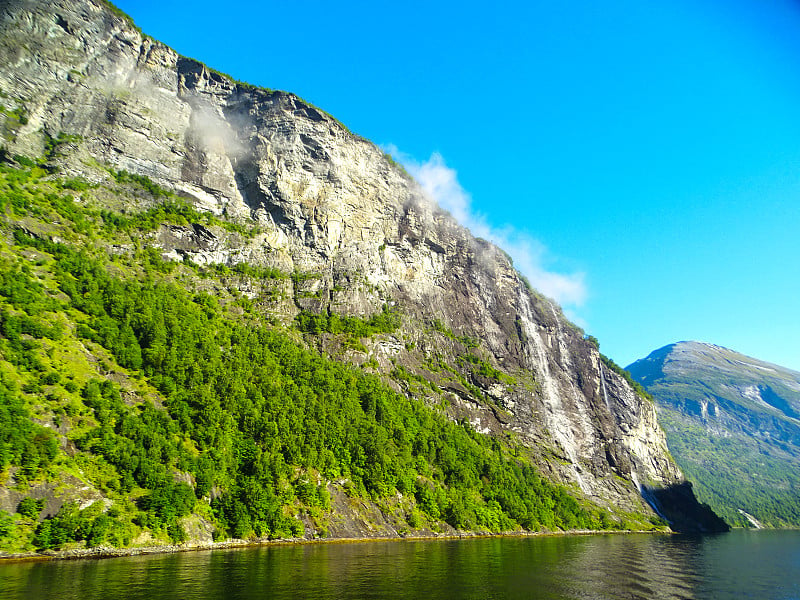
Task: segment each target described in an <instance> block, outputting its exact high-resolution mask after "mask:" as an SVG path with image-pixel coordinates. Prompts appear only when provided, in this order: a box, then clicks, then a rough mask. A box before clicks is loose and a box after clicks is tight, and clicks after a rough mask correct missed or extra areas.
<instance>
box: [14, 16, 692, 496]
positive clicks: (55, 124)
mask: <svg viewBox="0 0 800 600" xmlns="http://www.w3.org/2000/svg"><path fill="white" fill-rule="evenodd" d="M1 10H2V13H0V32H1V33H0V65H1V66H0V89H1V90H2V92H3V93H4V94H5V96H6V97H5V98H4V99H3V103H4V105H5V106H7V107H8V108H9V111H10V110H11V109H13V108H22V110H24V113H25V115H26V117H27V118H26V119H23V120H24V121H26V122H25V123H22V122H21V121H20V120H15V119H14V118H12V117H11V116H9V114H8V113H9V111H7V112H6V114H4V115H0V121H2V122H3V132H4V137H5V140H4V142H3V143H4V144H5V146H6V147H7V149H8V151H9V153H11V154H15V153H19V154H25V155H29V156H40V155H42V154H43V153H44V152H45V149H46V143H47V140H48V136H50V137H51V138H54V137H56V136H57V135H58V134H59V133H61V132H63V133H65V134H71V135H76V136H81V138H80V141H78V142H74V143H65V144H63V145H62V146H60V147H59V152H60V154H61V156H60V157H53V160H57V161H58V162H59V163H60V167H61V169H62V171H63V172H66V173H71V174H82V175H83V176H84V177H87V178H90V179H95V180H99V179H101V178H102V177H104V176H107V174H104V172H103V171H102V169H99V168H98V167H97V164H98V163H100V164H108V165H111V166H113V167H114V168H115V169H125V170H127V171H130V172H132V173H136V174H140V175H146V176H148V177H150V178H151V179H153V180H154V181H156V182H157V183H159V184H160V185H163V186H164V187H167V188H170V189H172V190H175V191H176V192H179V193H181V194H182V195H184V196H186V197H187V198H190V199H191V201H192V202H193V203H194V205H195V206H196V207H197V208H199V209H201V210H204V211H210V212H212V213H214V214H217V215H224V216H225V217H226V218H229V219H233V220H237V221H239V222H242V223H248V224H250V225H252V224H258V225H259V226H260V233H259V234H258V235H257V236H256V237H255V238H254V239H253V240H249V241H247V240H244V241H243V240H242V239H237V238H236V237H235V236H230V235H227V234H225V232H219V231H217V232H215V231H200V230H198V229H197V228H194V229H192V228H186V229H182V230H180V229H178V228H172V229H164V230H162V231H161V232H160V233H159V234H158V236H157V238H156V239H154V243H156V244H159V245H160V246H161V247H162V248H163V249H164V252H165V254H167V255H170V253H172V254H173V255H174V256H177V255H178V254H186V253H188V254H189V255H190V256H191V257H192V258H193V259H194V260H195V261H196V262H224V263H228V264H234V263H236V262H241V261H247V262H250V263H255V264H260V265H265V266H272V267H275V268H278V269H281V270H283V271H287V272H301V273H313V274H315V277H314V278H313V279H308V280H306V281H303V282H300V283H298V284H297V285H296V287H295V289H294V294H293V295H294V299H293V301H287V302H286V303H285V304H283V305H281V306H278V307H276V311H277V312H279V313H281V314H283V315H284V316H285V317H286V318H287V319H289V320H291V318H292V317H293V315H294V314H296V313H297V311H298V310H299V309H301V308H303V309H309V310H313V311H325V310H331V311H333V312H338V313H343V314H352V315H367V314H372V313H375V312H378V311H380V310H381V307H382V306H383V305H384V303H386V302H390V303H394V304H395V305H396V306H397V307H398V308H399V309H400V311H401V313H402V315H403V325H402V327H401V329H400V330H399V331H398V332H396V334H395V335H387V336H380V337H377V338H374V339H372V340H369V341H367V342H365V343H366V344H367V352H366V353H365V354H364V355H363V356H355V355H353V356H350V359H352V360H355V361H360V360H361V361H363V360H366V359H367V358H368V357H369V358H374V359H375V361H376V362H377V363H378V364H379V366H380V367H381V369H382V370H383V371H384V372H385V373H388V372H389V371H390V370H391V368H392V366H393V364H401V365H404V366H405V367H407V368H408V369H409V370H411V371H412V372H417V373H421V374H422V375H423V376H425V377H426V378H428V379H430V380H431V381H434V382H435V383H436V384H437V385H438V386H439V388H440V389H441V390H443V392H442V393H443V394H444V395H445V396H446V398H447V399H448V400H449V405H450V408H449V409H448V410H449V411H450V413H451V414H452V415H453V416H454V417H458V418H462V417H463V418H466V419H468V420H469V421H470V422H471V423H472V424H473V425H474V426H475V427H476V429H478V430H479V431H486V432H492V433H494V434H496V435H501V434H503V433H504V432H513V433H514V434H516V435H517V436H518V438H519V439H520V440H522V441H523V442H524V443H525V444H526V445H528V446H529V447H530V448H531V449H532V453H533V454H534V455H535V456H536V457H538V461H539V464H540V467H541V468H542V469H543V470H544V471H545V472H549V473H550V476H551V477H552V478H554V479H556V480H559V481H562V482H565V483H567V484H569V485H572V486H574V488H575V489H576V490H577V489H580V490H581V491H582V492H583V493H584V494H585V495H586V496H588V497H591V498H593V499H594V500H595V501H597V502H599V503H601V504H608V505H616V506H621V507H624V508H628V509H631V510H647V509H646V507H645V505H644V504H643V502H642V500H641V498H640V495H639V493H638V489H637V488H638V485H639V483H640V482H641V483H649V484H653V485H669V484H673V483H677V482H680V481H682V479H683V478H682V475H681V473H680V472H679V470H678V468H677V467H676V465H675V464H674V463H673V462H672V460H671V459H670V458H669V455H668V453H667V449H666V442H665V438H664V435H663V433H662V431H661V430H660V429H659V427H658V424H657V422H656V412H655V408H654V406H653V405H652V403H650V402H648V401H646V400H643V399H642V398H641V397H639V396H637V395H636V394H635V393H634V391H633V390H632V389H631V387H630V386H629V385H628V384H627V383H626V382H625V380H624V379H622V378H621V377H619V376H618V375H616V374H615V373H613V372H611V371H610V370H609V369H607V368H605V367H604V366H603V364H602V362H601V360H600V356H599V354H598V352H597V351H596V349H595V348H594V347H593V346H592V345H591V344H589V343H588V342H586V341H585V340H584V339H583V335H582V332H580V331H579V330H578V329H577V328H575V327H574V326H573V325H571V324H570V323H569V322H568V321H567V320H566V319H565V318H564V316H563V314H562V313H561V311H560V309H559V308H558V307H557V306H555V305H554V304H553V303H552V302H550V301H549V300H547V299H545V298H543V297H541V296H540V295H538V294H537V293H535V292H533V291H530V290H528V289H527V287H526V285H525V284H524V283H523V281H521V279H520V276H519V275H518V274H517V272H516V271H515V269H514V268H513V265H512V264H511V263H510V261H509V260H508V258H507V256H506V255H505V254H504V253H503V252H502V251H501V250H499V249H498V248H496V247H495V246H493V245H491V244H489V243H487V242H485V241H483V240H479V239H476V238H474V237H473V236H472V235H471V234H470V232H469V231H467V230H466V229H464V228H463V227H461V226H460V225H458V224H457V223H456V222H455V221H454V220H453V218H452V217H451V216H450V215H449V214H447V213H445V212H443V211H442V210H441V209H439V208H438V207H437V206H435V205H433V204H432V203H431V202H430V201H429V200H428V199H427V198H426V197H425V196H424V194H423V193H422V191H421V189H420V188H419V186H418V185H417V184H416V183H415V182H414V181H413V180H412V179H410V178H409V177H408V176H407V175H406V174H405V173H404V172H403V171H402V170H401V169H399V168H397V167H396V166H395V165H394V164H393V163H392V162H391V161H390V160H388V159H387V158H386V157H385V156H384V155H383V153H382V152H381V151H380V150H379V149H378V148H377V147H376V146H375V145H374V144H372V143H370V142H368V141H366V140H364V139H362V138H359V137H358V136H355V135H353V134H351V133H350V132H348V131H347V130H346V129H345V128H344V127H343V126H342V125H341V124H339V123H338V122H337V121H336V120H335V119H333V118H332V117H330V116H329V115H327V114H325V113H324V112H322V111H320V110H319V109H317V108H314V107H313V106H310V105H308V104H307V103H305V102H303V101H302V100H301V99H299V98H298V97H296V96H294V95H292V94H289V93H285V92H275V91H268V90H264V89H256V88H253V87H251V86H248V85H243V84H239V83H236V82H233V81H231V80H230V79H229V78H227V77H226V76H223V75H220V74H218V73H216V72H214V71H211V70H209V69H208V68H206V67H205V66H203V65H202V64H200V63H198V62H196V61H194V60H191V59H188V58H185V57H182V56H180V55H178V54H176V53H175V52H174V51H172V50H171V49H170V48H168V47H166V46H165V45H163V44H161V43H159V42H156V41H154V40H152V39H149V38H147V37H145V36H143V35H142V34H141V33H139V32H138V31H137V30H136V29H135V28H134V27H133V26H132V24H131V23H129V22H128V21H127V20H126V19H125V18H123V17H120V16H116V15H115V14H113V13H112V12H111V11H109V10H108V9H107V8H106V7H105V6H104V5H103V4H101V3H100V2H98V1H96V0H83V1H81V2H74V1H72V0H69V1H68V0H49V1H47V2H45V1H44V0H11V1H10V2H5V3H4V7H3V8H2V9H1ZM303 286H305V287H303ZM298 292H302V293H298ZM468 339H469V340H476V341H477V348H475V349H474V350H473V352H474V353H479V354H480V355H481V356H482V357H483V360H485V362H486V363H487V364H489V365H491V366H492V367H494V368H496V369H498V370H499V371H501V372H503V373H505V374H507V377H506V378H502V379H500V380H497V379H491V378H487V377H483V376H481V375H479V374H477V373H474V372H467V371H464V375H465V377H469V378H470V379H469V383H470V384H471V386H467V387H465V386H464V385H463V384H462V383H459V382H458V381H455V380H452V379H451V380H445V378H442V377H439V378H438V379H437V377H436V376H435V374H434V373H433V370H432V369H431V368H429V365H430V362H431V360H433V359H434V358H437V357H438V358H443V359H444V360H445V361H448V360H449V361H450V362H451V363H452V364H455V359H456V358H457V357H458V356H459V355H462V354H464V353H465V352H466V351H467V345H466V342H465V340H468ZM426 365H428V366H427V367H426ZM398 386H401V384H398ZM476 389H477V390H479V391H480V394H479V393H476V391H475V390H476ZM615 476H616V477H615Z"/></svg>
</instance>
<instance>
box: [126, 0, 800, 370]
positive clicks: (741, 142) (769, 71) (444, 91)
mask: <svg viewBox="0 0 800 600" xmlns="http://www.w3.org/2000/svg"><path fill="white" fill-rule="evenodd" d="M116 4H117V5H118V6H119V7H120V8H122V10H124V11H125V12H127V13H128V14H130V15H131V16H132V17H133V18H134V20H135V21H136V23H137V24H138V25H139V26H140V27H141V28H142V29H143V30H144V31H145V32H146V33H148V34H150V35H152V36H153V37H156V38H157V39H159V40H161V41H163V42H165V43H167V44H169V45H170V46H172V47H173V48H174V49H176V50H177V51H178V52H181V53H182V54H185V55H188V56H191V57H194V58H197V59H198V60H201V61H203V62H205V63H207V64H208V65H210V66H212V67H214V68H216V69H218V70H220V71H224V72H227V73H229V74H231V75H232V76H234V77H235V78H237V79H241V80H245V81H249V82H251V83H254V84H257V85H263V86H265V87H270V88H275V89H284V90H288V91H291V92H294V93H296V94H298V95H299V96H301V97H303V98H305V99H306V100H308V101H310V102H312V103H314V104H316V105H318V106H320V107H321V108H323V109H324V110H326V111H328V112H330V113H331V114H333V115H334V116H336V117H337V118H338V119H339V120H341V121H342V122H344V123H345V124H346V125H347V126H348V127H349V128H350V129H351V130H352V131H354V132H356V133H358V134H360V135H363V136H365V137H367V138H369V139H371V140H372V141H374V142H375V143H377V144H379V145H382V146H383V147H385V148H388V149H391V151H392V152H393V153H394V154H395V155H396V156H397V157H398V158H400V159H401V160H403V161H404V162H405V163H406V165H407V167H408V168H409V170H410V171H412V172H413V173H414V174H416V175H417V176H418V177H419V178H420V179H421V180H422V182H423V184H424V185H425V186H426V187H427V188H428V189H429V190H430V192H431V194H432V195H434V196H436V197H437V199H438V200H439V201H440V202H441V203H442V204H443V205H444V206H445V207H446V208H448V209H449V210H450V211H451V212H452V213H453V214H454V215H456V216H457V217H458V218H459V219H460V220H461V221H462V222H464V223H465V224H466V225H468V226H470V227H471V228H472V229H473V231H474V232H475V233H476V234H477V235H481V236H482V237H489V238H491V239H493V240H496V241H497V242H498V243H500V245H501V246H503V247H504V248H506V249H507V250H509V251H510V253H511V254H512V256H513V257H514V259H515V264H516V265H517V266H518V268H520V270H521V271H523V272H524V273H525V274H526V275H528V276H529V277H530V278H531V280H532V281H533V282H534V284H535V285H537V287H539V288H540V289H542V290H543V291H544V292H545V293H547V294H548V295H550V296H551V297H554V298H556V299H557V300H558V301H559V302H560V303H561V304H562V306H563V307H564V309H565V312H566V313H567V314H568V315H569V316H570V317H572V318H573V319H574V320H575V321H576V322H577V323H578V324H580V325H581V326H582V327H584V328H585V330H586V331H587V333H591V334H592V335H595V336H596V337H597V338H598V339H599V340H600V345H601V350H602V351H603V352H604V353H605V354H607V355H609V356H610V357H611V358H613V359H614V360H615V361H616V362H618V363H619V364H621V365H626V364H628V363H630V362H632V361H633V360H635V359H637V358H641V357H643V356H645V355H647V354H648V353H649V352H651V351H652V350H655V349H656V348H658V347H660V346H663V345H665V344H668V343H671V342H676V341H680V340H688V339H694V340H700V341H706V342H712V343H716V344H720V345H723V346H726V347H729V348H732V349H734V350H737V351H739V352H742V353H745V354H748V355H750V356H754V357H756V358H760V359H763V360H768V361H772V362H775V363H778V364H781V365H783V366H786V367H789V368H793V369H796V370H800V318H798V299H799V298H800V263H798V259H800V235H798V232H800V36H798V35H797V32H798V31H800V3H797V2H793V1H789V0H772V1H770V2H763V0H762V1H755V0H753V1H750V0H724V1H723V0H692V1H688V0H670V1H662V2H641V1H640V0H639V1H622V0H607V1H606V2H602V3H599V2H592V1H588V0H587V1H581V2H539V1H533V2H516V1H514V2H508V1H500V2H495V3H491V4H489V3H483V2H481V3H476V2H468V1H466V2H465V1H461V2H450V1H447V2H444V1H442V2H438V3H434V5H433V6H431V5H429V3H427V2H421V1H417V0H410V1H408V2H404V3H383V4H382V3H375V2H339V3H331V2H321V1H316V0H314V1H311V0H297V1H294V2H287V1H282V2H273V1H270V0H265V1H262V2H244V1H240V0H229V1H228V2H225V3H224V4H220V3H219V2H213V3H212V2H206V1H205V0H194V1H192V2H189V1H185V0H160V1H158V2H156V1H152V0H118V1H117V2H116Z"/></svg>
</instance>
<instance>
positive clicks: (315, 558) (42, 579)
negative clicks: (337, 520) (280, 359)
mask: <svg viewBox="0 0 800 600" xmlns="http://www.w3.org/2000/svg"><path fill="white" fill-rule="evenodd" d="M0 598H3V599H9V600H11V599H14V600H16V599H20V600H21V599H25V600H33V599H38V598H59V599H61V600H73V599H74V600H96V599H97V600H99V599H106V598H125V599H126V600H139V599H142V600H144V599H147V600H161V599H164V600H166V599H170V600H173V599H178V598H180V599H184V600H189V599H211V598H214V599H224V600H228V599H230V600H233V599H236V600H250V599H270V600H284V599H296V598H321V599H336V600H339V599H356V598H358V599H369V598H390V599H391V600H406V599H420V600H422V599H424V600H438V599H445V598H447V599H466V598H470V599H473V598H474V599H482V600H483V599H516V598H543V599H562V598H563V599H601V598H609V599H616V598H627V599H629V598H642V599H644V598H647V599H651V598H687V599H712V598H713V599H715V600H717V599H724V598H758V599H781V600H786V599H797V598H800V532H797V531H758V532H749V531H734V532H732V533H728V534H721V535H716V536H706V537H687V536H668V535H593V536H564V537H535V538H488V539H470V540H439V541H389V542H370V543H348V544H315V545H300V546H270V547H258V548H247V549H237V550H216V551H202V552H186V553H179V554H163V555H150V556H136V557H125V558H116V559H109V560H76V561H51V562H34V563H9V564H0Z"/></svg>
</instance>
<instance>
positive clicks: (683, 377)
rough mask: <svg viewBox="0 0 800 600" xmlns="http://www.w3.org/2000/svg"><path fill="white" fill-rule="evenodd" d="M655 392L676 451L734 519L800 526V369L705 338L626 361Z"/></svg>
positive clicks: (704, 494)
mask: <svg viewBox="0 0 800 600" xmlns="http://www.w3.org/2000/svg"><path fill="white" fill-rule="evenodd" d="M627 370H628V371H630V373H631V375H632V377H633V378H634V379H635V380H636V381H638V382H639V383H641V384H642V385H643V386H644V387H645V388H646V389H647V391H648V392H649V393H650V394H652V396H653V397H654V399H655V400H656V402H657V404H658V408H659V421H660V423H661V425H662V427H663V428H664V430H665V431H666V434H667V441H668V444H669V447H670V450H671V452H672V454H673V456H674V457H675V459H676V461H677V462H678V464H679V465H680V466H681V468H682V469H683V470H684V472H685V473H686V474H687V476H688V477H689V478H690V479H692V480H694V481H695V482H696V484H695V487H696V490H697V492H698V496H699V497H700V499H701V500H704V501H706V502H708V503H709V504H710V505H711V506H712V508H714V509H715V510H716V511H717V512H719V513H720V514H721V515H723V516H724V517H725V518H726V519H727V520H728V521H729V522H731V523H735V524H738V525H742V526H750V525H752V521H750V520H749V519H747V517H746V515H744V514H743V512H744V513H747V514H750V515H752V516H754V517H755V518H756V519H757V520H758V521H760V522H761V523H764V524H766V525H768V526H774V527H781V526H797V525H800V500H798V492H800V475H798V473H800V419H799V418H798V417H800V372H798V371H794V370H792V369H788V368H786V367H781V366H779V365H775V364H772V363H768V362H765V361H762V360H758V359H755V358H751V357H749V356H745V355H743V354H740V353H738V352H734V351H733V350H729V349H727V348H723V347H721V346H716V345H713V344H707V343H702V342H693V341H686V342H678V343H676V344H670V345H668V346H664V347H663V348H659V349H658V350H655V351H654V352H652V353H651V354H650V355H649V356H647V357H646V358H643V359H641V360H637V361H636V362H634V363H632V364H631V365H629V366H628V367H627Z"/></svg>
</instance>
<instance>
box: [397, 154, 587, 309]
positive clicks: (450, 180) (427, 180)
mask: <svg viewBox="0 0 800 600" xmlns="http://www.w3.org/2000/svg"><path fill="white" fill-rule="evenodd" d="M384 149H385V150H386V151H387V152H389V153H390V154H391V155H392V156H393V157H395V158H396V159H397V160H398V161H399V162H401V163H402V164H403V166H404V167H405V168H406V170H408V172H409V173H410V174H411V175H412V176H413V177H414V179H416V180H417V181H418V182H419V184H420V185H421V186H422V189H423V191H424V192H425V193H426V194H427V195H428V196H429V197H430V199H431V200H432V201H434V202H436V203H437V204H438V205H439V206H440V207H442V208H443V209H444V210H446V211H448V212H449V213H450V214H451V215H453V217H454V218H455V219H456V220H457V221H458V222H459V223H461V224H462V225H464V226H465V227H467V228H468V229H469V230H470V231H471V232H472V233H473V235H475V236H478V237H482V238H484V239H487V240H489V241H490V242H492V243H494V244H496V245H497V246H499V247H501V248H502V249H503V250H505V251H506V252H508V254H509V255H511V257H512V258H513V259H514V266H515V267H516V268H517V269H518V270H519V272H520V273H522V274H523V275H524V276H525V277H527V278H528V280H529V281H530V282H531V285H533V287H534V288H536V289H537V290H539V291H540V292H542V293H543V294H544V295H545V296H548V297H549V298H552V299H553V300H555V301H556V302H558V303H559V304H560V305H562V306H564V307H565V308H567V309H574V308H577V307H580V306H582V305H583V303H584V302H585V301H586V297H587V288H586V282H585V275H584V274H583V273H558V272H556V271H554V270H552V269H550V268H548V267H547V263H548V262H549V257H548V251H547V248H545V246H544V245H543V244H542V243H541V242H539V241H538V240H536V239H535V238H533V237H531V236H530V235H529V234H527V233H526V232H524V231H519V230H517V229H515V228H514V227H512V226H510V225H505V226H503V227H501V228H498V227H495V226H493V225H491V224H490V223H489V222H488V220H487V219H486V217H485V216H484V215H482V214H480V213H478V212H476V211H474V210H473V208H472V198H471V197H470V195H469V193H468V192H467V191H466V190H464V188H463V187H461V184H460V183H459V182H458V174H457V173H456V171H455V169H452V168H450V167H448V166H447V164H445V162H444V158H442V156H441V154H439V153H438V152H434V153H433V154H432V155H431V157H430V158H429V159H428V160H427V161H425V162H419V161H417V160H415V159H414V158H412V157H410V156H408V155H407V154H404V153H403V152H400V151H399V150H398V149H397V147H396V146H393V145H389V146H386V147H385V148H384ZM569 312H574V311H569Z"/></svg>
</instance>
